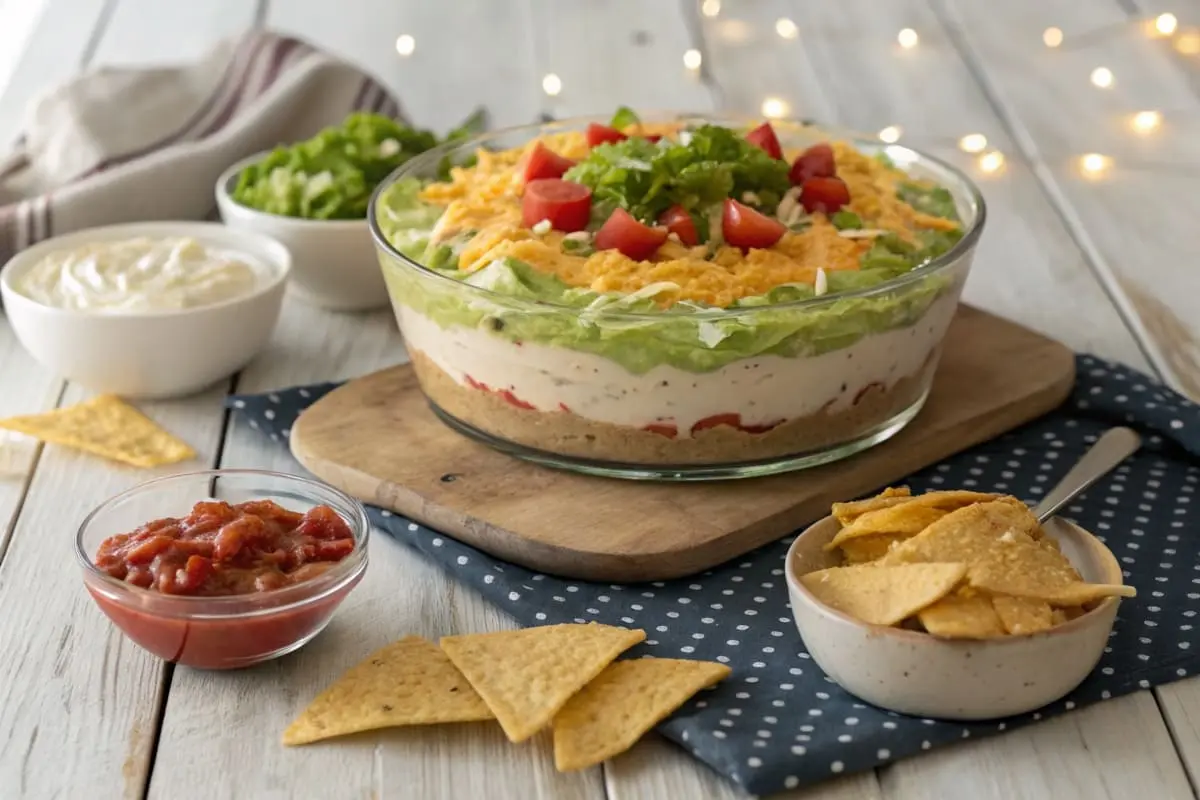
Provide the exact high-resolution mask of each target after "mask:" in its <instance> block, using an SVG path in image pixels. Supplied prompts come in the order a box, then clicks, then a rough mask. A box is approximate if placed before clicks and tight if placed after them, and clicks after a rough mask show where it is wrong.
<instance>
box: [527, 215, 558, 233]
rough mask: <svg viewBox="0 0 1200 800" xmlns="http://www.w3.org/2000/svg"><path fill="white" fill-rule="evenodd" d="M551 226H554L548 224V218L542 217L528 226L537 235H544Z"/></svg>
mask: <svg viewBox="0 0 1200 800" xmlns="http://www.w3.org/2000/svg"><path fill="white" fill-rule="evenodd" d="M553 227H554V226H553V225H551V224H550V220H548V219H544V220H542V221H541V222H539V223H537V224H536V225H534V226H533V227H532V228H530V230H531V231H533V232H534V233H536V234H537V235H538V236H545V235H546V234H547V233H549V232H550V230H551V229H552V228H553Z"/></svg>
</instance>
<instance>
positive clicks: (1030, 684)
mask: <svg viewBox="0 0 1200 800" xmlns="http://www.w3.org/2000/svg"><path fill="white" fill-rule="evenodd" d="M1044 527H1045V530H1046V533H1047V535H1050V536H1053V537H1054V538H1056V539H1057V540H1058V542H1059V545H1060V546H1061V548H1062V552H1063V554H1064V555H1066V556H1067V557H1068V558H1069V559H1070V560H1071V562H1072V563H1073V564H1074V565H1075V568H1076V569H1078V570H1079V572H1080V574H1081V575H1082V576H1083V578H1084V580H1086V581H1089V582H1094V583H1121V582H1122V577H1121V567H1120V565H1119V564H1118V563H1117V560H1116V558H1114V557H1113V554H1112V553H1111V552H1110V551H1109V549H1108V548H1107V547H1105V546H1104V545H1103V544H1101V542H1100V541H1099V540H1098V539H1096V538H1095V537H1094V536H1092V535H1091V534H1090V533H1088V532H1087V531H1085V530H1083V529H1082V528H1080V527H1078V526H1076V525H1073V524H1071V523H1070V522H1066V521H1064V520H1058V519H1055V520H1052V521H1051V522H1050V523H1047V524H1046V525H1045V526H1044ZM839 528H840V526H839V524H838V521H837V520H836V519H835V518H833V517H826V518H825V519H822V520H821V521H820V522H817V523H816V524H815V525H813V526H812V527H810V528H809V529H808V530H806V531H805V532H804V533H802V534H800V536H798V537H796V541H795V542H793V543H792V546H791V548H790V549H789V550H788V555H787V583H788V594H789V595H790V596H791V600H792V616H793V617H794V618H795V620H796V627H797V628H798V629H799V630H800V636H801V637H802V638H803V639H804V645H805V647H807V648H808V652H809V654H810V655H812V657H813V660H814V661H815V662H816V663H817V665H818V666H819V667H820V668H821V669H822V670H824V671H825V674H827V675H828V676H829V677H830V678H832V679H833V680H834V681H836V682H837V683H838V685H840V686H841V687H842V688H843V689H845V690H846V691H848V692H850V693H851V694H853V695H856V696H858V697H859V698H861V699H863V700H865V701H866V702H868V703H871V704H872V705H876V706H879V707H881V708H885V709H890V710H892V711H897V712H900V713H902V714H911V715H914V716H921V717H930V718H936V719H953V720H979V719H996V718H999V717H1007V716H1011V715H1014V714H1023V713H1026V712H1029V711H1033V710H1034V709H1037V708H1041V707H1042V706H1045V705H1047V704H1049V703H1052V702H1054V701H1055V700H1058V699H1060V698H1061V697H1063V696H1064V695H1066V694H1067V693H1068V692H1070V691H1071V690H1072V689H1074V688H1075V687H1076V686H1078V685H1079V684H1080V683H1081V682H1082V681H1083V679H1084V678H1086V677H1087V676H1088V674H1089V673H1090V672H1091V671H1092V670H1093V669H1094V668H1095V666H1096V663H1097V662H1098V661H1099V660H1100V656H1101V655H1103V653H1104V647H1105V644H1106V642H1107V641H1108V635H1109V633H1110V632H1111V631H1112V627H1113V621H1114V620H1115V619H1116V615H1117V606H1118V605H1119V603H1120V600H1119V599H1118V598H1115V597H1110V598H1107V599H1105V600H1103V601H1102V602H1101V603H1100V604H1099V605H1098V606H1096V607H1095V608H1094V609H1092V610H1091V611H1089V612H1087V613H1086V614H1084V615H1082V616H1080V617H1077V618H1076V619H1073V620H1071V621H1070V622H1066V623H1063V624H1062V625H1058V626H1056V627H1054V628H1051V629H1050V630H1048V631H1043V632H1041V633H1035V634H1030V635H1026V636H1005V637H1002V638H996V639H988V640H971V641H967V640H948V639H939V638H936V637H934V636H930V635H929V634H927V633H922V632H919V631H910V630H902V629H899V628H891V627H884V626H879V625H868V624H867V623H864V622H860V621H859V620H857V619H854V618H853V617H850V616H848V615H846V614H843V613H841V612H840V611H835V610H834V609H832V608H830V607H829V606H827V605H825V604H824V603H821V602H820V601H818V600H817V599H816V598H815V597H814V596H813V595H812V594H811V593H810V592H809V591H808V590H807V589H805V588H804V586H803V585H802V584H801V583H800V580H799V577H800V576H801V575H806V574H808V573H809V572H814V571H816V570H819V569H824V568H826V567H831V566H836V565H837V563H838V559H839V556H838V554H837V553H828V552H825V550H824V546H825V545H826V544H827V543H828V542H829V541H830V540H831V539H833V537H834V535H835V534H836V533H837V532H838V530H839Z"/></svg>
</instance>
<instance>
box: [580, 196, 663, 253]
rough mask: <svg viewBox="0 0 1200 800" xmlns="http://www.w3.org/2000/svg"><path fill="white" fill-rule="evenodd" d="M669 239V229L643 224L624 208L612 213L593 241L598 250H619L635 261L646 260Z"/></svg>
mask: <svg viewBox="0 0 1200 800" xmlns="http://www.w3.org/2000/svg"><path fill="white" fill-rule="evenodd" d="M666 240H667V229H666V228H659V227H654V228H652V227H650V226H649V225H643V224H642V223H640V222H638V221H637V220H636V219H634V218H633V215H632V214H630V213H629V212H628V211H626V210H625V209H623V208H618V209H617V210H616V211H614V212H613V213H612V216H610V217H609V218H608V219H607V220H606V221H605V223H604V224H603V225H601V226H600V230H598V231H596V235H595V237H593V239H592V243H593V245H594V246H595V248H596V249H597V250H619V251H621V253H622V254H624V255H626V256H628V257H629V258H632V259H633V260H634V261H644V260H646V259H647V258H649V257H650V256H652V255H654V252H655V251H656V250H658V248H660V247H662V244H663V242H665V241H666Z"/></svg>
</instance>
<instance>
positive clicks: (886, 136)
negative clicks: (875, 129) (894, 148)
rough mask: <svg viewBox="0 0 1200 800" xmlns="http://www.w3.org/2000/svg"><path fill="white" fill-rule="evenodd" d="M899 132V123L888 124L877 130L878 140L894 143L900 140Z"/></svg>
mask: <svg viewBox="0 0 1200 800" xmlns="http://www.w3.org/2000/svg"><path fill="white" fill-rule="evenodd" d="M901 133H903V131H901V130H900V126H899V125H888V126H887V127H886V128H884V129H883V130H881V131H880V132H879V141H881V142H887V143H888V144H895V143H896V142H898V141H900V134H901Z"/></svg>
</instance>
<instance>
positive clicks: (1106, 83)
mask: <svg viewBox="0 0 1200 800" xmlns="http://www.w3.org/2000/svg"><path fill="white" fill-rule="evenodd" d="M1092 84H1093V85H1094V86H1098V87H1100V88H1101V89H1107V88H1108V87H1110V86H1112V84H1113V74H1112V70H1111V69H1109V68H1108V67H1096V68H1095V69H1094V70H1092Z"/></svg>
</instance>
